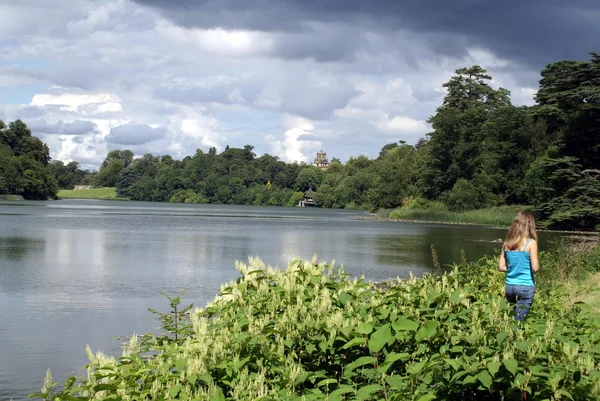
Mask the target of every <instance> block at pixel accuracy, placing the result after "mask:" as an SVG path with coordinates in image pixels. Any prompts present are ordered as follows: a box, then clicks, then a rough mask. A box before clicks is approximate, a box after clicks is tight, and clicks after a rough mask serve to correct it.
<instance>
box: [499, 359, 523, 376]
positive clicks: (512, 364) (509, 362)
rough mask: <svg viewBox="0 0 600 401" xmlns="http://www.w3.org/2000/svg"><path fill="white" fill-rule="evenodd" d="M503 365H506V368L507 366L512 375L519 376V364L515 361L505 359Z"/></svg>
mask: <svg viewBox="0 0 600 401" xmlns="http://www.w3.org/2000/svg"><path fill="white" fill-rule="evenodd" d="M502 363H504V366H506V369H508V371H509V372H510V373H512V374H513V375H516V374H517V369H518V368H519V363H518V362H517V361H516V360H515V359H505V360H504V361H502Z"/></svg>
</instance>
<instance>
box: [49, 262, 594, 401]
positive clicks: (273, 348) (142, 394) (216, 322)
mask: <svg viewBox="0 0 600 401" xmlns="http://www.w3.org/2000/svg"><path fill="white" fill-rule="evenodd" d="M496 266H497V258H496V257H487V258H483V259H481V260H480V261H478V262H477V263H471V264H464V263H463V264H461V265H455V266H452V267H451V269H450V271H446V272H444V273H442V272H438V273H436V274H428V275H425V276H424V277H422V278H414V277H412V278H410V279H408V280H396V281H393V282H389V283H387V285H386V286H381V285H374V284H373V283H370V282H367V281H365V280H364V279H361V278H355V277H351V276H350V275H349V274H347V273H346V272H344V271H343V269H341V268H336V267H334V266H331V265H328V264H325V263H317V262H316V260H312V261H301V260H294V261H292V262H290V264H289V266H288V268H287V269H286V270H283V271H282V270H277V269H272V268H270V267H266V266H265V265H264V264H263V262H262V261H260V260H259V259H253V258H251V259H250V260H249V263H248V264H243V263H238V264H237V265H236V267H237V269H238V270H239V271H240V273H241V277H240V278H239V279H238V280H236V281H235V282H232V283H229V284H228V285H223V286H222V288H221V291H220V294H219V295H218V296H217V297H216V298H215V299H214V301H213V302H211V303H209V304H208V305H207V306H206V308H204V309H195V310H194V311H191V310H190V311H191V313H190V320H191V323H189V324H185V325H183V326H180V324H179V323H174V322H173V319H172V318H171V320H169V318H167V316H164V315H162V314H160V313H159V316H161V317H163V316H164V320H163V321H164V322H165V324H164V328H165V329H166V330H168V331H171V332H173V331H174V332H177V333H178V336H177V340H175V339H174V338H173V337H174V336H169V338H168V339H165V338H163V339H161V338H154V337H150V338H152V340H147V341H145V342H142V343H141V344H140V343H138V339H137V338H136V337H135V336H134V337H132V340H131V342H130V344H129V347H128V348H127V349H126V350H125V352H124V353H123V355H122V356H121V357H120V358H114V357H108V356H105V355H103V354H101V353H97V354H93V353H92V352H91V350H88V354H89V357H90V364H89V365H88V377H87V378H70V379H69V380H68V383H67V384H69V386H66V385H65V388H64V389H63V390H61V391H56V390H55V391H54V393H50V392H46V393H43V394H38V395H37V396H38V397H41V398H43V399H46V400H59V399H60V400H65V399H82V400H88V399H89V400H91V399H94V400H96V399H98V400H101V399H106V400H109V399H110V400H144V399H147V400H150V399H152V400H167V399H169V400H170V399H181V400H249V399H252V400H283V399H285V400H330V401H333V400H375V399H377V400H381V399H384V400H415V401H427V400H434V399H435V400H457V399H460V400H523V399H525V398H526V399H528V400H567V399H572V400H593V399H594V400H595V399H598V397H599V396H600V369H599V366H600V320H599V319H598V317H597V315H596V314H592V313H590V312H588V311H587V310H586V308H583V307H581V305H579V304H575V305H569V304H566V303H565V302H563V294H562V293H561V288H558V287H543V288H539V289H538V293H537V294H536V299H535V303H534V307H533V309H532V312H531V314H530V315H529V317H528V319H527V320H526V322H525V324H524V325H523V326H520V325H518V324H517V323H516V321H515V320H514V318H513V317H512V306H511V305H509V304H508V303H507V302H506V301H505V300H504V296H503V287H504V285H503V284H504V281H503V280H504V276H503V274H502V273H498V272H497V271H496ZM169 300H170V303H171V309H172V310H173V309H176V310H179V309H178V308H175V307H176V306H177V305H179V302H180V299H179V296H178V297H174V298H169ZM184 310H185V309H184ZM172 316H173V315H172V314H169V317H172ZM178 322H180V320H178Z"/></svg>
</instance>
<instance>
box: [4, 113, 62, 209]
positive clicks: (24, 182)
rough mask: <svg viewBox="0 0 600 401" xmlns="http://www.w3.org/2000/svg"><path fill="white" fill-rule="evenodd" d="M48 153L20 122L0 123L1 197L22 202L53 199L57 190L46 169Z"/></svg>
mask: <svg viewBox="0 0 600 401" xmlns="http://www.w3.org/2000/svg"><path fill="white" fill-rule="evenodd" d="M49 162H50V151H49V149H48V146H47V145H46V144H45V143H44V142H42V141H41V140H40V139H39V138H36V137H34V136H33V135H32V134H31V131H30V130H29V129H28V128H27V126H26V125H25V124H24V123H23V122H22V121H15V122H11V123H10V124H9V125H8V126H6V124H4V122H3V121H2V120H0V195H17V196H22V197H23V198H25V199H50V198H54V197H56V192H57V191H58V186H57V184H56V180H55V179H54V177H53V175H52V171H51V170H50V167H49V166H48V163H49Z"/></svg>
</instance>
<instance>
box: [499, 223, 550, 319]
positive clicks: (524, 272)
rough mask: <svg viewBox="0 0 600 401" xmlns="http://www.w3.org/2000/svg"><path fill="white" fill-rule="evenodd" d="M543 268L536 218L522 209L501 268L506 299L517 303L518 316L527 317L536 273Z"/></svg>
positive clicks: (501, 258)
mask: <svg viewBox="0 0 600 401" xmlns="http://www.w3.org/2000/svg"><path fill="white" fill-rule="evenodd" d="M539 270H540V265H539V261H538V244H537V233H536V231H535V220H534V219H533V215H532V214H531V213H529V212H519V214H517V216H516V217H515V219H514V220H513V222H512V225H511V226H510V229H509V230H508V235H507V236H506V241H504V244H503V245H502V252H501V253H500V260H499V262H498V271H501V272H507V274H506V299H507V300H508V302H510V303H511V304H516V305H515V319H516V320H519V321H523V320H525V316H527V315H528V314H529V309H530V308H531V304H532V303H533V297H534V295H535V280H534V277H533V273H536V272H538V271H539Z"/></svg>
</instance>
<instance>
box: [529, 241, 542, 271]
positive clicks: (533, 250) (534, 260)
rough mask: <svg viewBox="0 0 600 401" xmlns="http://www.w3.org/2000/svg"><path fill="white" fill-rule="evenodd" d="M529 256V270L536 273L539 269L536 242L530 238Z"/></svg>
mask: <svg viewBox="0 0 600 401" xmlns="http://www.w3.org/2000/svg"><path fill="white" fill-rule="evenodd" d="M529 256H530V258H531V270H533V271H534V272H535V273H537V272H538V271H540V262H539V259H538V244H537V241H535V240H532V241H531V243H530V244H529Z"/></svg>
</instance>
